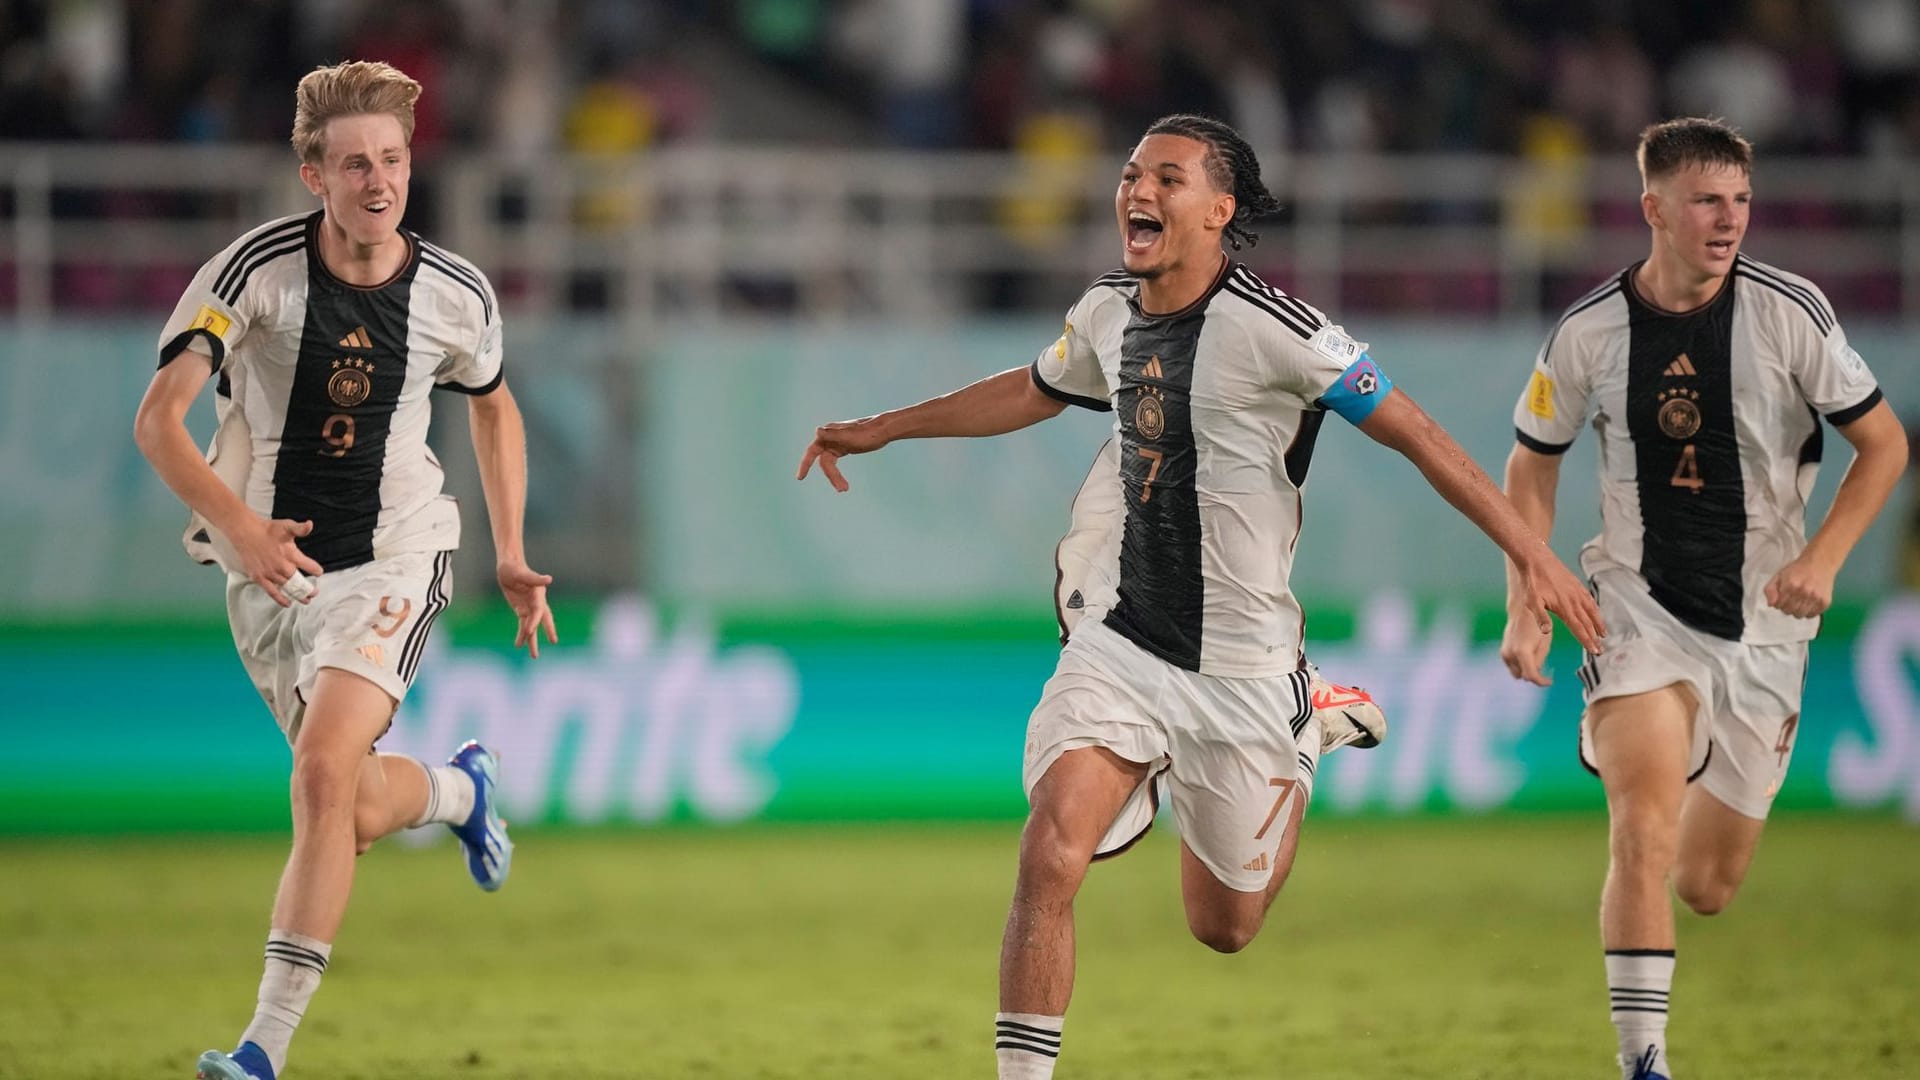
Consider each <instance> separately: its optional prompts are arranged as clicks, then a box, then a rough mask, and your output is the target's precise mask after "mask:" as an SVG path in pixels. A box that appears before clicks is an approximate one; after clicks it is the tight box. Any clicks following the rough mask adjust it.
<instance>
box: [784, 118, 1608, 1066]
mask: <svg viewBox="0 0 1920 1080" xmlns="http://www.w3.org/2000/svg"><path fill="white" fill-rule="evenodd" d="M1273 209H1274V201H1273V196H1272V195H1271V194H1269V193H1268V192H1267V190H1266V187H1265V186H1264V185H1263V184H1262V183H1261V181H1260V167H1259V163H1258V162H1257V161H1256V160H1255V158H1254V156H1253V153H1252V151H1251V150H1250V149H1249V148H1248V146H1247V144H1246V142H1245V141H1244V140H1243V139H1242V138H1241V137H1240V136H1239V135H1238V134H1237V133H1236V132H1234V130H1233V129H1232V128H1230V127H1228V126H1227V125H1225V124H1223V123H1220V122H1219V121H1216V120H1211V119H1208V118H1205V117H1198V116H1184V115H1183V116H1170V117H1167V118H1164V119H1162V120H1160V121H1158V122H1156V123H1155V124H1154V125H1153V126H1152V127H1150V128H1148V130H1147V133H1146V136H1145V137H1144V138H1143V139H1142V140H1141V142H1140V144H1139V145H1138V146H1137V147H1135V148H1134V150H1133V153H1132V155H1131V157H1130V158H1129V159H1128V161H1127V162H1126V165H1125V167H1124V168H1123V170H1122V172H1121V176H1120V183H1119V187H1118V190H1117V191H1116V193H1115V197H1114V211H1115V215H1116V218H1117V222H1118V226H1119V230H1120V234H1121V240H1122V244H1123V260H1124V264H1125V266H1124V269H1122V270H1118V271H1115V272H1113V273H1110V274H1108V275H1106V276H1104V277H1102V278H1100V279H1099V280H1097V281H1096V282H1094V284H1093V286H1092V287H1091V288H1090V289H1088V290H1087V292H1086V294H1085V295H1083V296H1082V297H1081V298H1080V300H1079V301H1078V302H1077V303H1075V304H1074V305H1073V307H1072V309H1071V310H1070V311H1069V312H1068V315H1067V326H1066V329H1065V331H1064V332H1063V333H1062V334H1061V336H1060V339H1059V340H1058V341H1056V342H1054V343H1053V344H1051V345H1049V346H1048V347H1047V348H1046V349H1045V350H1043V351H1042V352H1041V353H1040V356H1039V359H1038V360H1037V361H1035V363H1034V364H1033V365H1032V367H1031V368H1030V369H1025V370H1023V369H1021V368H1014V369H1012V370H1010V371H1005V372H1002V373H1000V374H999V375H995V376H992V377H989V378H987V379H983V380H981V381H979V382H977V383H974V384H972V385H971V386H968V387H965V388H963V389H961V390H958V391H955V392H954V393H951V394H948V395H945V396H944V397H939V398H935V399H933V400H931V401H926V402H922V403H921V404H918V405H914V406H911V407H908V408H904V409H898V410H895V411H892V412H886V413H881V414H879V415H877V416H870V417H867V418H865V419H861V420H853V421H847V422H843V423H836V424H827V425H825V426H823V427H821V428H819V429H817V431H816V432H815V435H814V440H813V443H812V444H811V445H810V446H809V447H808V448H807V449H806V452H805V453H804V455H803V456H802V457H801V460H800V467H799V470H798V475H799V476H800V477H801V478H804V477H805V476H806V474H807V473H808V471H809V470H811V468H812V467H813V465H814V464H815V463H816V462H818V463H819V465H820V467H821V471H822V472H824V473H825V474H826V476H827V479H828V480H829V481H830V482H831V483H832V484H833V486H834V487H835V488H836V489H839V490H841V491H845V490H846V489H847V482H846V478H845V477H844V476H843V475H842V473H841V471H840V465H839V462H840V458H841V457H842V456H844V455H847V454H858V453H866V452H869V451H873V450H877V449H879V448H881V447H883V446H885V445H887V444H888V443H890V442H892V441H894V440H896V439H908V438H927V437H934V436H984V435H997V434H1000V433H1003V432H1007V431H1013V430H1016V429H1018V428H1023V427H1027V426H1029V425H1031V424H1034V423H1037V422H1039V421H1041V420H1045V419H1048V418H1050V417H1053V416H1056V415H1058V414H1059V413H1060V411H1061V410H1062V409H1064V408H1065V407H1066V406H1067V405H1068V404H1076V405H1081V406H1084V407H1086V408H1089V409H1095V410H1099V411H1103V412H1104V411H1109V410H1110V411H1112V412H1113V413H1114V414H1115V424H1114V432H1115V436H1116V437H1117V439H1118V440H1119V446H1118V451H1119V454H1118V461H1119V466H1118V477H1117V479H1118V482H1119V483H1122V484H1124V485H1125V521H1124V522H1123V523H1122V525H1121V543H1120V553H1119V562H1118V565H1119V580H1118V583H1117V587H1116V590H1115V595H1116V601H1115V603H1114V604H1113V606H1112V607H1110V608H1108V609H1106V610H1104V611H1096V610H1092V609H1089V610H1087V611H1086V612H1085V613H1084V615H1083V617H1082V618H1081V620H1080V621H1079V624H1078V625H1077V626H1075V627H1074V628H1073V633H1072V635H1071V637H1070V638H1069V640H1068V642H1067V644H1066V647H1065V649H1064V650H1063V651H1062V652H1061V656H1060V661H1059V664H1058V667H1057V668H1056V670H1055V673H1054V676H1053V678H1052V679H1050V680H1049V681H1048V682H1047V685H1046V687H1045V688H1044V690H1043V691H1042V693H1041V698H1040V702H1039V704H1038V706H1037V707H1036V708H1035V710H1034V713H1033V717H1032V719H1031V721H1030V723H1029V727H1028V735H1027V748H1026V765H1025V778H1024V779H1025V784H1026V788H1027V793H1028V799H1029V802H1030V804H1031V812H1030V814H1029V817H1028V819H1027V825H1026V829H1025V832H1024V834H1023V835H1022V838H1021V844H1020V861H1019V872H1018V877H1017V880H1016V884H1015V887H1014V898H1013V905H1012V910H1011V912H1010V914H1009V916H1008V919H1007V929H1006V936H1005V939H1004V941H1003V944H1002V949H1001V956H1000V1010H1001V1011H1000V1013H999V1016H998V1017H997V1019H996V1024H995V1029H996V1030H995V1051H996V1056H997V1058H998V1061H999V1070H1000V1076H1001V1077H1002V1078H1016V1077H1017V1078H1034V1077H1048V1076H1051V1075H1052V1072H1053V1065H1054V1061H1055V1059H1056V1058H1057V1056H1058V1054H1059V1052H1060V1033H1061V1027H1062V1023H1063V1020H1064V1016H1065V1013H1066V1010H1067V1001H1068V998H1069V997H1070V996H1071V994H1072V989H1073V970H1074V946H1073V899H1074V896H1075V894H1076V893H1077V892H1078V891H1079V888H1080V884H1081V882H1082V880H1083V879H1084V878H1085V876H1086V872H1087V866H1088V863H1089V861H1090V860H1091V859H1092V857H1093V856H1094V854H1095V853H1096V852H1110V851H1113V850H1115V849H1116V848H1117V847H1119V846H1122V845H1123V844H1124V842H1125V840H1127V839H1130V837H1129V836H1124V835H1122V834H1123V833H1125V832H1127V831H1128V830H1129V829H1130V828H1131V829H1135V830H1137V828H1138V827H1140V826H1141V824H1142V823H1143V819H1144V820H1150V819H1151V814H1150V811H1151V808H1152V803H1153V801H1154V799H1155V798H1156V797H1157V795H1158V794H1159V793H1160V792H1162V791H1164V792H1165V793H1166V794H1167V795H1168V796H1169V797H1170V798H1171V800H1172V803H1173V813H1174V817H1175V819H1176V821H1177V823H1178V825H1179V827H1180V832H1181V836H1182V848H1181V885H1182V892H1183V895H1184V898H1185V906H1186V914H1187V923H1188V926H1189V928H1190V929H1191V930H1192V932H1193V934H1194V936H1195V937H1197V938H1198V939H1199V940H1201V941H1202V942H1204V943H1206V944H1207V945H1209V946H1211V947H1213V948H1215V949H1218V950H1220V951H1222V952H1234V951H1237V950H1239V949H1241V948H1243V947H1244V946H1245V945H1246V944H1247V943H1248V942H1249V941H1251V940H1252V939H1253V936H1254V934H1255V932H1257V931H1258V930H1259V928H1260V924H1261V923H1262V921H1263V920H1264V918H1265V915H1266V911H1267V908H1268V906H1269V904H1270V903H1271V902H1272V899H1273V896H1274V890H1275V889H1276V888H1277V887H1278V884H1279V878H1278V877H1277V876H1276V875H1275V874H1274V872H1273V869H1274V865H1275V861H1276V859H1275V857H1276V855H1277V854H1279V852H1280V849H1281V848H1282V846H1283V844H1286V843H1288V842H1289V841H1287V839H1286V833H1287V830H1288V827H1289V824H1290V822H1291V821H1292V819H1293V816H1294V815H1293V814H1292V813H1288V814H1286V816H1283V812H1284V811H1287V810H1288V805H1289V803H1295V802H1297V796H1296V794H1295V789H1296V787H1297V786H1298V784H1299V782H1300V780H1301V776H1300V760H1299V752H1298V746H1297V743H1296V736H1295V729H1294V725H1295V724H1296V723H1300V722H1303V721H1305V720H1306V719H1307V718H1308V716H1309V715H1310V713H1311V703H1310V701H1309V698H1308V679H1309V676H1308V674H1307V672H1306V670H1305V658H1304V656H1303V654H1302V651H1301V630H1302V616H1301V611H1300V605H1299V604H1298V603H1297V602H1296V601H1295V600H1294V598H1293V594H1292V592H1291V591H1290V589H1289V587H1288V583H1287V574H1288V566H1289V563H1290V562H1291V553H1292V546H1293V543H1294V541H1295V540H1296V539H1297V538H1298V534H1299V527H1300V510H1301V503H1300V493H1301V485H1302V484H1303V482H1304V481H1305V480H1306V474H1307V464H1308V459H1309V458H1310V457H1311V455H1312V451H1313V442H1314V436H1315V434H1316V433H1317V432H1318V430H1319V427H1320V423H1321V421H1322V419H1323V418H1324V416H1325V411H1326V410H1331V411H1333V412H1337V413H1339V414H1340V415H1341V416H1342V417H1343V418H1345V419H1347V420H1348V421H1350V422H1352V423H1354V424H1357V425H1358V426H1359V427H1360V429H1361V430H1362V431H1364V432H1366V433H1367V434H1368V435H1370V436H1372V437H1373V438H1375V439H1377V440H1379V441H1380V442H1382V443H1385V444H1386V445H1388V446H1390V447H1392V448H1394V449H1396V450H1398V451H1400V452H1401V453H1403V454H1405V455H1406V456H1407V457H1408V458H1409V459H1411V460H1412V461H1413V462H1414V463H1415V464H1416V465H1417V466H1418V467H1419V468H1420V469H1421V471H1422V472H1423V473H1424V474H1425V475H1426V477H1427V478H1428V480H1429V481H1430V482H1431V483H1432V484H1433V485H1434V487H1435V488H1436V489H1437V490H1438V491H1439V492H1440V493H1441V494H1442V495H1443V496H1445V497H1446V498H1447V499H1448V500H1449V501H1450V502H1452V503H1453V504H1454V505H1455V506H1457V507H1458V508H1459V509H1460V510H1461V511H1462V512H1464V513H1465V514H1466V515H1467V516H1468V517H1469V518H1471V519H1472V520H1473V521H1474V522H1475V523H1477V524H1478V525H1479V526H1480V527H1481V528H1482V529H1483V530H1485V531H1486V532H1487V533H1488V535H1489V536H1491V537H1492V538H1493V539H1494V540H1495V541H1496V542H1497V543H1498V544H1499V545H1500V547H1501V548H1502V549H1504V550H1505V551H1506V552H1507V553H1508V554H1509V555H1510V556H1511V557H1512V558H1513V559H1514V560H1515V561H1516V562H1517V563H1518V564H1519V565H1520V566H1521V567H1522V568H1523V570H1522V579H1523V583H1524V589H1525V591H1526V593H1527V597H1528V599H1527V603H1528V604H1529V606H1530V607H1531V608H1532V610H1533V611H1534V614H1535V616H1536V617H1537V618H1539V619H1540V620H1541V622H1542V625H1543V627H1544V625H1545V624H1546V620H1547V614H1546V613H1547V611H1549V610H1551V611H1554V612H1556V613H1558V614H1559V615H1560V616H1561V617H1562V618H1563V619H1565V620H1566V621H1567V622H1568V624H1569V626H1570V627H1571V628H1572V629H1573V630H1574V632H1575V634H1576V635H1577V636H1578V637H1579V638H1580V639H1581V641H1582V642H1584V643H1585V644H1587V645H1589V646H1590V647H1593V648H1595V649H1596V650H1597V649H1598V647H1599V636H1600V633H1601V627H1600V620H1599V613H1598V611H1597V610H1596V609H1595V607H1594V605H1593V602H1592V598H1591V597H1589V596H1588V595H1587V594H1586V592H1585V590H1584V589H1582V588H1581V587H1580V582H1579V580H1578V579H1577V578H1576V577H1575V576H1574V575H1573V574H1572V573H1571V572H1570V571H1569V570H1567V568H1566V567H1564V566H1562V565H1561V564H1560V563H1559V562H1558V561H1557V560H1556V559H1555V558H1554V557H1553V554H1552V553H1551V552H1550V551H1549V550H1548V548H1547V546H1546V544H1545V543H1544V542H1542V541H1541V540H1540V539H1539V538H1538V537H1537V536H1535V535H1533V533H1532V532H1530V531H1529V530H1528V529H1527V528H1526V525H1525V523H1524V522H1523V521H1521V519H1520V517H1519V515H1518V514H1516V513H1515V512H1514V510H1513V507H1512V506H1511V505H1509V504H1508V503H1507V501H1506V500H1505V499H1504V498H1503V497H1501V495H1500V492H1499V490H1498V489H1497V488H1495V487H1494V485H1493V483H1492V481H1491V480H1489V479H1488V478H1487V476H1486V474H1485V473H1483V472H1482V471H1481V470H1480V469H1479V467H1478V466H1476V465H1474V464H1473V462H1472V459H1470V458H1469V457H1467V455H1466V453H1465V452H1464V451H1462V450H1461V449H1460V448H1459V446H1458V445H1457V444H1456V443H1455V442H1454V441H1453V439H1452V438H1451V437H1449V436H1448V435H1447V434H1446V433H1445V432H1444V431H1442V430H1441V429H1440V427H1439V426H1438V425H1437V424H1435V423H1434V422H1433V421H1432V420H1431V419H1429V418H1428V417H1427V416H1426V414H1425V413H1424V412H1422V411H1421V410H1420V408H1419V407H1418V406H1416V405H1415V404H1414V403H1413V401H1412V400H1411V399H1409V398H1408V397H1407V396H1406V394H1404V393H1402V392H1398V391H1395V390H1394V389H1393V387H1392V384H1391V383H1389V382H1388V380H1387V378H1386V376H1385V375H1384V374H1382V373H1381V371H1380V369H1379V367H1378V366H1377V365H1376V364H1375V363H1374V362H1373V360H1372V359H1371V358H1370V357H1369V356H1368V355H1367V352H1366V347H1365V346H1364V345H1363V344H1362V343H1360V342H1357V341H1354V340H1353V339H1352V338H1350V337H1348V336H1347V334H1346V333H1345V332H1344V331H1342V330H1341V329H1340V328H1339V327H1338V326H1334V325H1331V324H1329V323H1328V322H1327V319H1326V317H1325V316H1323V315H1322V314H1321V313H1320V312H1319V311H1317V310H1315V309H1314V308H1312V307H1310V306H1308V305H1307V304H1305V303H1302V302H1301V301H1299V300H1297V299H1295V298H1293V297H1290V296H1287V295H1286V294H1284V293H1282V292H1280V291H1279V290H1277V289H1273V288H1271V287H1269V286H1267V285H1266V284H1265V283H1264V282H1262V281H1261V280H1260V279H1259V278H1258V277H1256V276H1255V275H1254V274H1253V272H1252V271H1251V270H1249V269H1247V268H1246V267H1245V266H1242V265H1240V264H1239V263H1238V262H1236V261H1235V260H1234V259H1232V258H1230V257H1229V256H1228V255H1227V253H1226V251H1225V250H1224V247H1223V240H1225V241H1226V242H1229V243H1231V244H1232V245H1233V247H1234V248H1235V249H1238V248H1239V247H1240V245H1241V244H1242V243H1243V242H1246V241H1249V240H1251V239H1252V236H1251V233H1250V232H1249V231H1248V230H1247V224H1246V223H1247V222H1248V221H1249V220H1250V219H1252V218H1254V217H1257V216H1259V215H1261V214H1265V213H1268V212H1271V211H1272V210H1273ZM1296 812H1297V807H1296Z"/></svg>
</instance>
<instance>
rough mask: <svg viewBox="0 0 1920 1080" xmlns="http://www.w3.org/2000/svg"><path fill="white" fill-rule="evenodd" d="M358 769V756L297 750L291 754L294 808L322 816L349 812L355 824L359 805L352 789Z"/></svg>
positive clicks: (357, 785) (355, 785)
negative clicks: (352, 815)
mask: <svg viewBox="0 0 1920 1080" xmlns="http://www.w3.org/2000/svg"><path fill="white" fill-rule="evenodd" d="M359 771H360V762H359V759H358V757H357V756H355V757H348V756H346V755H341V754H329V753H324V752H318V751H307V752H303V751H301V750H299V749H296V750H295V751H294V755H293V804H294V809H295V811H296V812H305V813H309V814H322V815H324V814H332V813H340V812H348V811H350V812H352V813H353V814H354V817H355V819H356V824H357V821H358V818H359V816H360V814H359V811H360V808H359V806H358V805H357V800H356V798H355V789H356V788H358V787H359Z"/></svg>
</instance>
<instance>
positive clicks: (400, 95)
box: [292, 60, 420, 165]
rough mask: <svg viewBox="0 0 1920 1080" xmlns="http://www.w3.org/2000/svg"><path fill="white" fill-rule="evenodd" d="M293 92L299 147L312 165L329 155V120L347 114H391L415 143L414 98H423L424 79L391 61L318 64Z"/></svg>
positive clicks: (295, 146)
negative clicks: (416, 76) (320, 65)
mask: <svg viewBox="0 0 1920 1080" xmlns="http://www.w3.org/2000/svg"><path fill="white" fill-rule="evenodd" d="M293 96H294V107H293V139H292V142H293V150H294V153H296V154H299V155H300V160H301V161H304V162H306V163H307V164H310V165H318V164H319V163H320V161H321V160H322V159H323V158H325V157H326V154H327V145H326V133H327V123H328V122H329V121H332V120H335V119H338V118H339V117H342V116H362V115H366V114H372V113H387V114H390V115H391V116H392V117H393V118H394V119H395V120H398V121H400V132H401V134H402V135H404V136H405V137H406V140H407V142H408V143H409V144H411V143H412V142H413V103H414V102H416V101H418V100H420V84H419V83H417V82H415V81H413V80H412V79H410V78H408V77H407V75H406V73H405V72H403V71H401V70H400V69H399V68H396V67H394V66H393V65H391V64H384V63H381V62H380V61H378V60H349V61H347V62H345V63H341V64H335V65H333V66H332V67H321V68H315V69H313V70H312V71H309V72H307V74H306V77H305V78H303V79H301V80H300V87H299V89H297V90H295V91H294V93H293Z"/></svg>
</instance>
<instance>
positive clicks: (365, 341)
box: [339, 326, 373, 349]
mask: <svg viewBox="0 0 1920 1080" xmlns="http://www.w3.org/2000/svg"><path fill="white" fill-rule="evenodd" d="M339 345H340V347H341V348H343V349H371V348H373V339H372V338H370V337H368V336H367V328H366V327H364V326H356V327H354V328H353V333H351V334H348V335H347V336H346V337H343V338H341V339H340V341H339Z"/></svg>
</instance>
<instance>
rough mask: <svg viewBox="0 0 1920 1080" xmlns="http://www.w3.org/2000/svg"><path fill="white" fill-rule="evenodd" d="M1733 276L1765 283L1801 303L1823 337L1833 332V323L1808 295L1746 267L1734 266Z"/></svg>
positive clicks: (1803, 309) (1801, 308)
mask: <svg viewBox="0 0 1920 1080" xmlns="http://www.w3.org/2000/svg"><path fill="white" fill-rule="evenodd" d="M1733 276H1734V277H1736V278H1744V279H1745V280H1747V281H1751V282H1753V283H1754V284H1755V285H1764V286H1766V287H1767V288H1769V289H1772V290H1773V291H1774V292H1777V293H1779V294H1780V295H1781V296H1784V297H1786V298H1787V299H1789V300H1791V301H1793V302H1794V303H1795V304H1797V305H1799V307H1800V310H1801V311H1804V312H1806V313H1807V318H1809V319H1812V320H1813V326H1814V329H1816V330H1819V331H1820V336H1821V337H1826V336H1827V334H1829V333H1830V332H1832V326H1831V324H1829V323H1828V322H1827V320H1826V318H1825V316H1823V315H1821V314H1820V309H1819V308H1817V307H1815V306H1814V305H1813V304H1812V303H1810V302H1809V301H1808V300H1807V299H1806V297H1803V296H1801V295H1800V294H1799V293H1797V292H1794V291H1793V290H1791V289H1789V288H1787V287H1786V286H1785V285H1782V284H1780V283H1779V282H1777V281H1774V280H1773V279H1772V278H1767V277H1762V276H1761V275H1759V274H1756V273H1753V272H1752V271H1750V270H1748V269H1747V268H1745V267H1739V266H1736V267H1734V269H1733Z"/></svg>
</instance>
